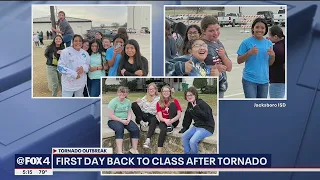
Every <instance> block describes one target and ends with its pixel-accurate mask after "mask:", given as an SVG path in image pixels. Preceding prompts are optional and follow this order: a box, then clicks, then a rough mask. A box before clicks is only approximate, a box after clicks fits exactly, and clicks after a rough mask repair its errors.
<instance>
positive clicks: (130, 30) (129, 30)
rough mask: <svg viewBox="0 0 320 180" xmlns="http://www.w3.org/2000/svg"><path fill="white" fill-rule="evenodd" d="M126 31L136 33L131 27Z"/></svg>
mask: <svg viewBox="0 0 320 180" xmlns="http://www.w3.org/2000/svg"><path fill="white" fill-rule="evenodd" d="M127 32H128V33H137V31H136V30H135V29H133V28H129V29H128V31H127Z"/></svg>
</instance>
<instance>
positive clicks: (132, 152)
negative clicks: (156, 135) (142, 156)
mask: <svg viewBox="0 0 320 180" xmlns="http://www.w3.org/2000/svg"><path fill="white" fill-rule="evenodd" d="M129 152H130V153H131V154H139V152H138V150H134V149H132V148H131V149H130V150H129Z"/></svg>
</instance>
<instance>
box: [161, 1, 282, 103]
mask: <svg viewBox="0 0 320 180" xmlns="http://www.w3.org/2000/svg"><path fill="white" fill-rule="evenodd" d="M267 3H268V2H267ZM234 6H235V7H239V6H241V7H279V9H280V7H284V9H285V54H286V55H285V97H284V98H219V100H223V101H233V100H237V101H239V100H241V101H257V100H258V101H263V100H268V101H286V100H287V97H288V63H287V62H288V60H287V58H288V49H287V41H288V36H287V35H288V29H287V28H288V23H287V16H288V5H287V4H283V5H280V4H279V5H274V4H270V5H267V4H266V5H241V4H238V5H196V4H195V5H164V8H163V11H164V12H163V15H164V17H163V24H164V29H165V25H166V7H234ZM268 28H269V27H268ZM165 58H166V55H165V31H164V38H163V59H164V63H163V64H164V68H163V75H164V76H165V75H166V73H165V70H166V59H165ZM165 77H175V76H165ZM213 77H214V76H213ZM241 94H244V93H241ZM268 95H269V94H268Z"/></svg>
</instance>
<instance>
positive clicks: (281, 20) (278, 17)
mask: <svg viewBox="0 0 320 180" xmlns="http://www.w3.org/2000/svg"><path fill="white" fill-rule="evenodd" d="M273 19H274V24H278V25H282V26H285V22H286V18H285V9H279V11H278V14H274V18H273Z"/></svg>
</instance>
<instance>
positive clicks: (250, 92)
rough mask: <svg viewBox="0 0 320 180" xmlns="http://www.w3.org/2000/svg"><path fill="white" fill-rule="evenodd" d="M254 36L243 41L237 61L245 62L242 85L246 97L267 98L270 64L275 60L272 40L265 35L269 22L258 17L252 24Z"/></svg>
mask: <svg viewBox="0 0 320 180" xmlns="http://www.w3.org/2000/svg"><path fill="white" fill-rule="evenodd" d="M251 32H252V36H251V37H249V38H247V39H245V40H244V41H242V43H241V44H240V47H239V49H238V52H237V54H238V58H237V61H238V63H239V64H242V63H245V67H244V69H243V77H242V85H243V91H244V95H245V97H246V98H267V96H268V83H269V65H272V64H273V63H274V60H275V53H274V51H273V48H272V43H271V41H269V40H267V39H266V38H265V37H264V36H265V35H266V34H267V33H268V26H267V22H266V20H265V19H263V18H257V19H255V20H254V21H253V23H252V26H251Z"/></svg>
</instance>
